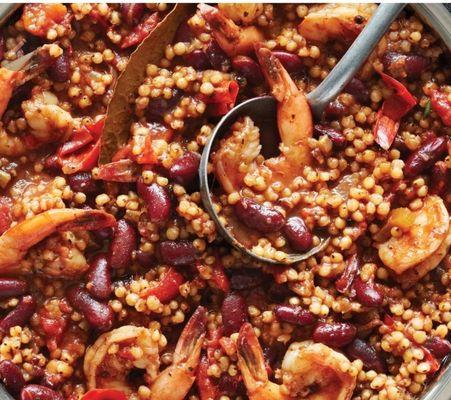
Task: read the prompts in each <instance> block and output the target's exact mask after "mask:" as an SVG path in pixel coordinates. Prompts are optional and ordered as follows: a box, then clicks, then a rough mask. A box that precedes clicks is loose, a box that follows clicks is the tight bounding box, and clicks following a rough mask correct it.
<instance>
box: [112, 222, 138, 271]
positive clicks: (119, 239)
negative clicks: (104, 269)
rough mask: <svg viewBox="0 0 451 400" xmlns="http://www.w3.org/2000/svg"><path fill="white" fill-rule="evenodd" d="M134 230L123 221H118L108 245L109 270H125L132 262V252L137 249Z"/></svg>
mask: <svg viewBox="0 0 451 400" xmlns="http://www.w3.org/2000/svg"><path fill="white" fill-rule="evenodd" d="M136 243H137V238H136V230H135V228H134V227H133V226H132V225H131V224H130V222H128V221H126V220H125V219H120V220H119V221H118V223H117V227H116V228H115V229H114V232H113V239H112V240H111V243H110V265H111V268H114V269H119V268H126V267H127V266H129V265H130V263H131V261H132V254H133V251H134V250H136V247H137V244H136Z"/></svg>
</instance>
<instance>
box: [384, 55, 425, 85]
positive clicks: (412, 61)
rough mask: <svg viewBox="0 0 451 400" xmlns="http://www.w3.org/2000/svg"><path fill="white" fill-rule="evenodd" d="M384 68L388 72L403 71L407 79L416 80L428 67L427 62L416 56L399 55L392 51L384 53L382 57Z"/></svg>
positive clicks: (423, 58)
mask: <svg viewBox="0 0 451 400" xmlns="http://www.w3.org/2000/svg"><path fill="white" fill-rule="evenodd" d="M382 63H383V64H384V68H385V69H387V70H389V71H390V72H395V71H399V70H401V71H404V72H405V76H407V77H408V78H417V77H418V76H420V74H421V72H422V71H424V69H425V68H427V66H428V65H429V60H428V59H427V58H425V57H423V56H420V55H418V54H401V53H396V52H394V51H389V52H387V53H385V54H384V55H383V57H382Z"/></svg>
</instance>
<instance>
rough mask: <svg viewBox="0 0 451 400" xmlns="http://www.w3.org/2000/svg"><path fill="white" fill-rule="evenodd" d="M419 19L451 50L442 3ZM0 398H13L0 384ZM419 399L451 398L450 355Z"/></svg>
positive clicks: (3, 15) (424, 8)
mask: <svg viewBox="0 0 451 400" xmlns="http://www.w3.org/2000/svg"><path fill="white" fill-rule="evenodd" d="M18 7H20V4H17V3H11V4H4V3H2V4H0V26H1V25H3V24H4V23H5V21H6V20H7V19H8V18H9V17H10V16H11V14H12V13H13V12H14V11H15V10H16V9H17V8H18ZM411 7H412V8H413V9H414V10H415V11H416V12H417V14H418V15H419V16H420V17H421V19H422V20H423V21H424V22H425V23H426V24H428V25H429V26H430V27H431V28H432V29H434V30H435V32H436V33H437V34H438V35H439V36H440V38H441V39H442V40H443V42H444V43H445V44H446V46H447V47H448V49H450V50H451V14H450V12H449V11H448V10H447V8H446V7H445V6H444V5H443V4H411ZM0 400H14V399H13V398H12V396H11V395H10V394H9V393H8V392H7V391H6V390H5V388H4V387H3V386H2V385H0ZM421 400H451V357H448V358H447V359H446V360H445V361H444V363H443V366H442V368H441V370H440V372H439V373H438V374H437V376H435V378H434V380H433V381H432V382H431V383H430V385H429V387H428V388H427V390H426V392H425V393H424V394H423V396H422V397H421Z"/></svg>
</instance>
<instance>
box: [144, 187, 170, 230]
mask: <svg viewBox="0 0 451 400" xmlns="http://www.w3.org/2000/svg"><path fill="white" fill-rule="evenodd" d="M136 188H137V190H138V194H139V195H140V197H141V198H142V199H143V200H144V202H145V203H146V207H147V216H148V217H149V219H150V221H151V222H155V223H161V222H164V221H166V220H167V219H168V218H169V216H170V215H171V198H170V197H169V192H168V190H167V189H166V188H165V187H163V186H160V185H158V184H157V183H152V184H151V185H146V184H145V183H144V182H143V181H142V180H138V182H137V183H136Z"/></svg>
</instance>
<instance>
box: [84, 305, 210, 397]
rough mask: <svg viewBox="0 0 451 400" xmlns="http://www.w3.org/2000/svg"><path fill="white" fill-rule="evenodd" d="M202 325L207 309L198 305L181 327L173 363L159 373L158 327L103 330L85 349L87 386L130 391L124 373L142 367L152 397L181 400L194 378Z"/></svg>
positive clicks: (160, 337)
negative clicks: (183, 326) (104, 331)
mask: <svg viewBox="0 0 451 400" xmlns="http://www.w3.org/2000/svg"><path fill="white" fill-rule="evenodd" d="M205 325H206V310H205V308H203V307H198V308H197V310H196V311H195V312H194V314H193V315H192V317H191V318H190V320H189V321H188V323H187V324H186V326H185V328H184V329H183V331H182V334H181V336H180V339H179V341H178V342H177V345H176V348H175V352H174V357H173V362H172V364H171V365H170V366H169V367H167V368H166V369H165V370H163V371H162V372H161V373H160V372H159V369H160V356H159V352H160V350H161V349H162V348H163V347H164V344H165V339H164V336H163V335H162V334H161V332H160V331H159V329H158V328H155V327H151V328H149V329H147V328H144V327H137V326H133V325H126V326H121V327H120V328H117V329H114V330H112V331H111V332H107V333H104V334H103V335H101V336H100V337H99V338H98V339H97V340H96V342H95V343H94V344H93V345H92V346H91V347H89V348H88V350H87V351H86V355H85V360H84V365H83V369H84V373H85V375H86V378H87V386H88V389H90V390H91V389H96V388H98V389H101V388H114V389H119V390H122V391H124V392H125V393H126V394H127V395H130V394H132V393H133V392H134V388H133V387H132V386H131V384H130V382H128V381H127V374H128V372H130V370H131V369H133V368H138V369H142V370H145V373H144V379H145V381H146V382H147V383H148V384H149V385H150V389H151V393H152V394H151V400H183V399H184V398H185V396H186V394H187V393H188V391H189V390H190V388H191V386H192V384H193V382H194V379H195V375H194V374H195V370H196V367H197V364H198V363H199V358H200V352H201V347H202V344H203V341H204V337H205Z"/></svg>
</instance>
